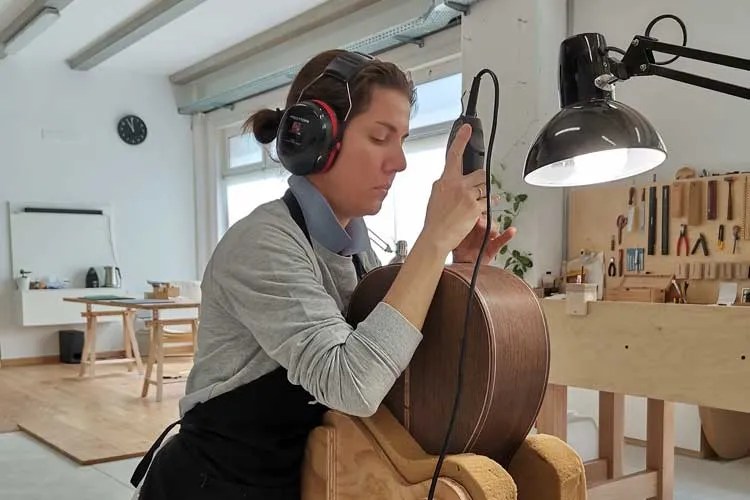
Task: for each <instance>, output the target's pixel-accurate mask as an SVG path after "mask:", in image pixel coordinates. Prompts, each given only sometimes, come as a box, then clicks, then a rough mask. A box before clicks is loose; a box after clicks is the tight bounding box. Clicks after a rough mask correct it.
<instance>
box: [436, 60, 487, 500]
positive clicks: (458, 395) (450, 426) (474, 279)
mask: <svg viewBox="0 0 750 500" xmlns="http://www.w3.org/2000/svg"><path fill="white" fill-rule="evenodd" d="M484 75H489V76H490V77H491V78H492V83H493V84H494V87H495V104H494V108H493V114H492V129H491V131H490V141H489V145H488V151H487V157H486V161H485V174H486V175H485V193H487V198H486V200H487V227H486V228H485V230H484V238H483V239H482V245H481V247H480V249H479V255H478V256H477V260H476V262H475V263H474V271H473V273H472V275H471V283H470V285H469V294H468V298H467V299H466V313H465V315H464V325H463V326H464V331H463V335H462V336H461V348H460V350H459V360H458V375H457V377H456V378H457V387H456V396H455V398H454V400H453V409H452V411H451V418H450V421H449V423H448V430H447V432H446V433H445V439H444V440H443V446H442V449H441V450H440V456H439V457H438V461H437V464H436V466H435V472H434V474H433V476H432V482H431V483H430V491H429V493H428V495H427V499H428V500H433V499H434V495H435V488H436V487H437V481H438V478H439V477H440V470H441V469H442V466H443V462H444V460H445V455H446V452H447V450H448V442H449V441H450V438H451V434H452V433H453V426H454V424H455V421H456V415H457V414H458V407H459V404H460V402H461V392H462V389H463V387H462V385H463V379H464V351H465V348H466V337H467V335H466V333H467V331H468V329H469V315H470V312H471V301H472V298H473V297H474V290H475V289H476V284H477V276H478V274H479V267H480V266H481V261H482V255H483V254H484V249H485V247H486V246H487V242H488V241H489V239H490V231H491V229H492V204H491V175H492V174H491V172H490V169H491V166H492V148H493V146H494V143H495V133H496V132H497V116H498V110H499V107H500V83H499V82H498V79H497V75H496V74H495V73H494V72H493V71H492V70H490V69H488V68H484V69H482V70H481V71H480V72H479V73H477V75H476V76H475V77H474V82H473V84H472V89H474V88H476V89H477V91H476V94H475V95H474V96H472V95H471V94H470V95H469V102H470V103H471V102H472V97H474V102H475V101H476V97H477V94H478V91H479V81H480V80H481V78H482V77H483V76H484ZM470 108H471V105H469V106H467V112H468V110H469V109H470Z"/></svg>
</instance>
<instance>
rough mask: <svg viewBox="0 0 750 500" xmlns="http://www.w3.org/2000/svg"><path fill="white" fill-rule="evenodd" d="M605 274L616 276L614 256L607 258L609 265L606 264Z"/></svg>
mask: <svg viewBox="0 0 750 500" xmlns="http://www.w3.org/2000/svg"><path fill="white" fill-rule="evenodd" d="M607 276H617V266H616V265H615V258H614V257H612V258H610V259H609V266H607Z"/></svg>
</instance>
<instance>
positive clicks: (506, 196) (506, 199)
mask: <svg viewBox="0 0 750 500" xmlns="http://www.w3.org/2000/svg"><path fill="white" fill-rule="evenodd" d="M512 198H513V195H512V194H510V193H507V192H506V193H505V201H507V202H508V203H510V200H511V199H512Z"/></svg>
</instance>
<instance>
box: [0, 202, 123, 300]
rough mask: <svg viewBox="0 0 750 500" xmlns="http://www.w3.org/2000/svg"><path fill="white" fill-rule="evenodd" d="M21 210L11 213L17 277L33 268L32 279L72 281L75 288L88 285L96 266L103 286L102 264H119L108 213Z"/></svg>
mask: <svg viewBox="0 0 750 500" xmlns="http://www.w3.org/2000/svg"><path fill="white" fill-rule="evenodd" d="M27 206H35V207H42V208H48V207H47V206H45V205H40V204H34V205H27ZM55 208H59V207H55ZM70 208H74V207H70ZM77 208H91V207H80V206H79V207H77ZM19 210H22V208H20V209H19V208H16V209H15V210H13V209H12V210H11V214H10V233H11V234H10V243H11V260H12V267H13V278H17V277H19V276H20V275H21V269H23V270H24V271H31V275H30V277H31V279H32V280H45V281H49V280H59V281H64V280H68V281H69V282H70V283H69V285H68V286H70V287H71V288H84V287H85V286H86V273H87V272H88V269H89V268H90V267H94V268H95V269H96V270H97V273H98V274H99V284H100V286H102V285H103V281H104V275H103V270H102V266H110V265H117V264H116V255H115V252H114V243H113V240H112V233H111V229H112V228H111V216H110V215H109V214H108V213H107V212H104V214H103V215H89V214H61V213H27V212H22V211H19Z"/></svg>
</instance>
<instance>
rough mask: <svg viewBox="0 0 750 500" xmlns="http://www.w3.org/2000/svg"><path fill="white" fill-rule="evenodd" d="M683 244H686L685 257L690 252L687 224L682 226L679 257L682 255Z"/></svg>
mask: <svg viewBox="0 0 750 500" xmlns="http://www.w3.org/2000/svg"><path fill="white" fill-rule="evenodd" d="M683 243H684V244H685V255H687V254H688V251H689V250H690V242H689V241H688V237H687V224H680V237H679V238H677V255H680V248H682V244H683Z"/></svg>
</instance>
